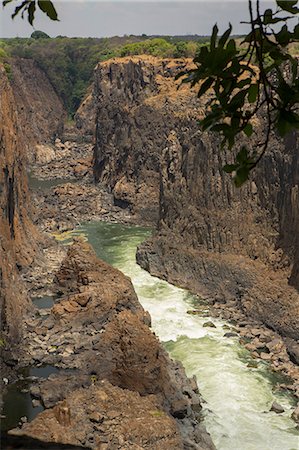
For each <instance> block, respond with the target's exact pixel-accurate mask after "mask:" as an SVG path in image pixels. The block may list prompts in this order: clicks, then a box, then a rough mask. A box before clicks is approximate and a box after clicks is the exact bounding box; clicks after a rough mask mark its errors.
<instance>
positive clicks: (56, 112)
mask: <svg viewBox="0 0 299 450" xmlns="http://www.w3.org/2000/svg"><path fill="white" fill-rule="evenodd" d="M10 64H11V70H12V76H11V84H12V89H13V92H14V96H15V104H16V107H17V110H18V117H19V126H21V127H22V133H23V141H24V143H26V144H27V152H26V153H27V158H28V159H29V161H30V162H35V160H36V158H37V160H38V158H39V154H40V152H41V149H40V148H39V147H37V148H36V146H37V145H44V144H46V143H47V144H48V143H49V142H54V140H55V138H57V137H60V136H61V135H62V133H63V127H64V120H65V118H66V112H65V109H64V106H63V104H62V102H61V100H60V99H59V97H58V96H57V94H56V92H55V91H54V89H53V87H52V85H51V83H50V82H49V80H48V78H47V77H46V75H45V73H44V72H43V71H42V70H41V69H40V68H39V67H38V66H37V64H36V63H35V62H34V61H31V60H30V59H22V58H18V59H14V60H12V61H11V62H10ZM47 152H48V153H50V152H51V149H48V151H47ZM37 162H38V161H37Z"/></svg>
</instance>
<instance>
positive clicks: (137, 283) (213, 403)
mask: <svg viewBox="0 0 299 450" xmlns="http://www.w3.org/2000/svg"><path fill="white" fill-rule="evenodd" d="M81 231H82V232H83V233H85V234H86V236H87V237H88V240H89V242H90V243H91V244H92V245H93V247H94V249H95V251H96V252H97V255H98V256H99V257H100V258H102V259H104V260H106V261H107V262H109V263H110V264H112V265H113V266H115V267H117V268H119V269H120V270H122V271H123V272H124V273H125V274H126V275H128V276H130V277H131V279H132V282H133V284H134V287H135V290H136V292H137V295H138V297H139V300H140V302H141V303H142V305H143V306H144V308H145V309H147V310H148V311H149V312H150V314H151V317H152V329H153V331H154V332H155V333H156V334H157V335H158V336H159V338H160V340H161V341H163V342H164V343H165V346H166V348H167V350H168V351H169V352H170V354H171V355H172V356H173V357H174V358H176V359H178V360H180V361H182V363H183V365H184V367H185V368H186V371H187V374H188V375H196V377H197V379H198V385H199V388H200V391H201V394H202V396H203V398H204V399H205V401H206V403H204V405H203V411H204V417H205V425H206V427H207V429H208V431H209V432H210V433H211V436H212V438H213V441H214V443H215V445H216V448H217V449H218V450H298V449H299V431H298V430H297V429H296V428H295V423H294V421H293V420H291V418H290V414H291V408H292V402H293V399H292V398H291V396H289V395H287V394H282V393H279V392H276V393H275V392H274V391H273V389H274V387H275V383H277V382H278V379H277V375H274V374H272V372H271V371H270V369H268V366H267V365H266V364H265V363H263V362H260V363H259V364H258V367H257V368H256V369H254V368H249V367H247V364H248V362H250V361H252V359H251V357H250V355H249V353H248V352H247V351H246V350H245V349H244V348H243V347H242V346H241V345H240V344H239V342H238V339H237V338H225V337H223V335H224V333H225V332H226V330H224V329H223V325H224V324H225V322H224V321H222V320H218V319H214V318H209V317H199V316H193V315H190V314H187V311H188V310H190V309H193V308H194V304H195V303H196V302H197V301H198V299H197V297H195V296H193V295H191V294H189V293H188V292H187V291H185V290H183V289H180V288H176V287H175V286H172V285H170V284H169V283H167V282H165V281H161V280H159V279H158V278H155V277H152V276H151V275H150V274H149V273H148V272H146V271H144V270H143V269H141V268H140V267H139V266H138V265H137V264H136V261H135V253H136V247H137V245H138V244H139V243H141V242H142V241H143V240H144V239H146V237H148V236H149V235H150V232H149V231H148V230H146V229H143V228H139V227H132V226H131V227H126V226H123V225H117V224H107V223H102V222H97V223H95V222H93V223H90V224H86V225H84V226H83V227H82V228H81ZM210 320H211V321H212V322H213V323H214V324H215V325H216V328H206V327H203V324H204V323H205V322H207V321H210ZM275 400H276V401H277V402H278V403H280V404H281V405H283V407H284V408H285V412H284V413H283V414H276V413H274V412H269V409H270V407H271V405H272V403H273V401H275ZM170 450H171V449H170Z"/></svg>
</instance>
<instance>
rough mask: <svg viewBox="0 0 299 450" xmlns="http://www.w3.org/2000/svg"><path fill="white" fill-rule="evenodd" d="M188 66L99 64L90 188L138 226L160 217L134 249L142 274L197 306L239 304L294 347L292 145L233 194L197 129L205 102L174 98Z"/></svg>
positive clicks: (138, 61) (187, 93)
mask: <svg viewBox="0 0 299 450" xmlns="http://www.w3.org/2000/svg"><path fill="white" fill-rule="evenodd" d="M185 64H189V61H184V60H161V59H157V58H151V57H133V58H124V59H119V60H111V61H108V62H105V63H101V64H99V65H98V67H97V69H96V71H95V88H94V93H95V94H94V95H95V98H96V105H97V122H96V123H97V130H96V143H95V153H94V159H95V176H96V179H98V180H101V181H102V182H104V183H106V184H107V185H108V186H109V187H110V189H111V190H112V192H113V194H114V199H115V202H116V203H117V204H119V205H122V206H123V207H129V208H130V209H131V211H132V212H133V213H136V214H139V216H141V217H142V218H143V219H144V220H152V221H154V220H155V219H156V218H157V216H158V215H159V222H158V230H159V232H158V233H157V234H156V236H155V237H154V238H153V239H151V240H150V241H148V242H147V243H146V244H144V245H143V246H141V248H140V249H139V253H138V260H139V262H140V264H141V265H142V266H143V267H145V268H146V269H148V270H150V271H151V272H152V273H153V274H156V275H159V276H162V277H164V278H167V279H168V280H170V281H172V282H174V283H176V284H179V285H182V286H187V287H189V288H190V289H192V290H193V291H195V292H197V293H200V294H201V295H203V296H206V297H213V298H214V297H215V296H217V298H218V299H219V300H220V301H222V302H225V301H226V300H227V299H236V300H237V301H238V306H239V307H240V308H242V310H244V311H245V312H246V313H247V314H251V315H254V316H255V317H256V318H259V319H262V320H263V321H264V322H265V323H266V324H268V325H269V326H270V327H272V328H275V329H276V330H278V331H279V332H281V333H282V334H284V335H288V336H291V337H293V338H298V337H299V314H298V312H299V297H298V291H297V289H298V287H299V280H298V278H299V274H298V262H299V260H298V234H299V233H298V231H299V228H298V226H299V225H298V223H299V218H298V217H299V216H298V212H299V197H298V178H299V163H298V137H297V136H296V135H295V134H292V135H290V136H288V137H287V138H286V139H285V140H284V141H282V140H280V139H279V138H277V137H276V136H272V140H271V144H270V150H269V152H268V154H267V156H266V157H265V158H264V160H263V162H262V164H261V165H260V167H259V168H258V170H257V171H256V173H255V174H254V176H253V178H252V180H251V182H249V183H247V185H246V186H244V187H243V188H241V189H238V190H237V189H235V188H234V187H233V186H232V183H231V180H230V179H229V177H228V176H227V175H226V174H224V173H222V172H221V170H220V168H221V167H222V165H223V164H225V163H227V162H230V155H229V154H226V153H225V152H221V151H220V150H219V146H218V143H217V141H216V140H215V137H214V136H213V135H208V134H201V133H200V131H199V129H198V123H197V121H198V118H199V117H200V116H201V114H202V113H203V110H204V108H205V104H204V103H203V102H199V101H198V100H197V98H196V96H195V94H194V92H192V91H191V90H190V89H189V88H188V87H186V86H184V87H183V88H180V89H179V90H178V89H177V87H178V83H177V82H175V81H174V75H175V74H176V73H177V72H178V71H179V70H181V69H182V68H183V67H184V65H185ZM256 120H257V122H258V128H259V131H258V136H257V138H258V137H259V136H261V134H262V131H263V119H262V117H260V118H258V119H256ZM158 208H159V213H158Z"/></svg>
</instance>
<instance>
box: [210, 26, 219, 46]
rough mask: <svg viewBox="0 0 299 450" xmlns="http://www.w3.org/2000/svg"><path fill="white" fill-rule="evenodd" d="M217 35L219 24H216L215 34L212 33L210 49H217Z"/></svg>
mask: <svg viewBox="0 0 299 450" xmlns="http://www.w3.org/2000/svg"><path fill="white" fill-rule="evenodd" d="M217 34H218V27H217V24H215V25H214V26H213V32H212V36H211V42H210V48H211V49H212V50H214V49H215V47H216V39H217Z"/></svg>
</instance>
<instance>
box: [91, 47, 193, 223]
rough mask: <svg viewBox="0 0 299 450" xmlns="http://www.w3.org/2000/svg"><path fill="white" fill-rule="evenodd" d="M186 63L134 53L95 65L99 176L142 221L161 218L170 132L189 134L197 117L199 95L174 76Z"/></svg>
mask: <svg viewBox="0 0 299 450" xmlns="http://www.w3.org/2000/svg"><path fill="white" fill-rule="evenodd" d="M186 63H187V61H184V60H161V59H158V58H153V57H150V56H148V57H145V56H138V57H137V56H136V57H130V58H123V59H112V60H109V61H106V62H103V63H100V64H99V65H98V66H97V68H96V70H95V81H94V84H95V86H94V96H95V102H96V107H97V117H96V141H95V150H94V171H95V178H96V180H98V181H101V182H103V183H105V184H106V185H107V186H108V187H109V188H110V189H111V190H112V192H113V194H114V201H115V204H117V205H119V206H121V207H123V208H129V209H130V210H131V212H132V213H133V214H137V215H138V216H139V220H140V221H143V222H152V223H153V222H154V223H156V222H157V219H158V212H159V183H160V180H159V167H160V165H159V164H160V162H159V160H160V155H161V153H162V150H163V148H164V147H165V142H166V139H167V136H168V134H169V132H170V131H171V130H172V129H180V130H181V132H182V134H183V135H185V134H188V130H189V128H190V121H191V122H192V120H193V121H194V123H196V118H197V117H198V111H197V110H195V104H196V98H195V97H194V96H193V95H192V94H191V92H190V90H189V89H188V88H185V87H184V88H182V89H181V90H179V91H177V87H178V83H179V82H175V80H174V76H175V74H176V73H177V72H178V71H179V70H181V69H182V68H183V67H184V66H185V65H186ZM186 127H187V128H186ZM188 136H189V135H188Z"/></svg>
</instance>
